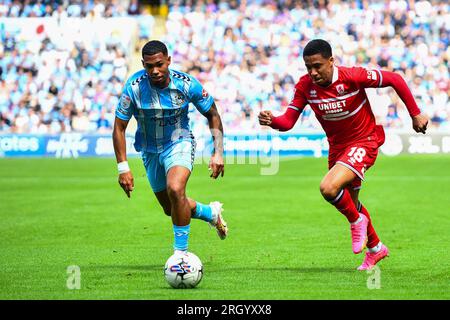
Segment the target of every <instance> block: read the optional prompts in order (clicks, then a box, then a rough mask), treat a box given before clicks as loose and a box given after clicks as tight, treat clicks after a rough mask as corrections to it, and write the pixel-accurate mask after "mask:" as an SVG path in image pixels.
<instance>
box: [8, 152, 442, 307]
mask: <svg viewBox="0 0 450 320" xmlns="http://www.w3.org/2000/svg"><path fill="white" fill-rule="evenodd" d="M130 165H131V167H132V169H133V172H134V177H135V190H134V191H133V193H132V197H131V199H128V198H127V197H126V196H125V194H124V193H123V191H122V190H121V189H120V187H119V185H118V183H117V176H116V164H115V160H113V159H77V160H73V159H71V160H56V159H0V179H1V183H0V221H1V222H0V243H1V246H0V270H1V272H0V299H152V300H153V299H154V300H157V299H257V300H266V299H274V300H277V299H289V300H297V299H449V298H450V290H449V289H450V273H449V270H450V259H449V255H448V251H449V249H450V247H449V243H450V232H449V231H450V196H449V194H450V157H449V156H400V157H395V158H390V157H383V156H380V157H379V158H378V160H377V163H376V164H375V166H374V167H373V168H371V169H370V170H369V171H368V172H367V176H366V182H365V183H364V184H363V189H362V191H361V194H360V195H361V201H362V202H363V203H364V204H365V206H366V207H367V208H368V210H369V211H370V212H371V214H372V217H373V221H374V226H375V228H376V229H377V232H378V234H379V236H380V238H381V240H382V241H383V242H384V243H385V244H386V245H387V246H388V247H389V249H390V251H391V254H390V257H389V258H387V259H385V260H383V261H382V262H380V273H379V279H380V282H379V284H380V287H379V289H369V287H368V285H367V282H368V279H369V278H370V277H371V274H369V273H367V272H358V271H356V267H357V266H358V265H359V264H360V263H361V262H362V259H363V254H360V255H354V254H353V253H352V251H351V243H350V231H349V226H348V224H347V222H346V220H345V218H344V217H343V216H342V215H341V214H340V213H338V212H337V211H336V210H335V209H334V208H333V207H332V206H331V205H329V204H328V203H327V202H325V201H324V200H323V199H322V198H321V195H320V193H319V183H320V181H321V178H322V176H323V175H324V174H325V172H326V159H325V158H320V159H311V158H296V159H284V160H282V161H281V163H280V168H279V172H278V174H277V175H272V176H263V175H260V169H261V166H260V165H258V164H246V165H245V164H240V165H238V164H230V165H227V166H226V171H225V177H224V178H220V179H218V180H212V179H211V178H209V175H208V170H207V166H206V165H196V167H195V170H194V172H193V174H192V176H191V179H190V181H189V184H188V196H190V197H192V198H194V199H196V200H198V201H201V202H210V201H213V200H220V201H221V202H223V203H224V209H225V211H224V217H225V218H226V220H227V222H228V224H229V230H230V231H229V237H228V238H227V239H226V240H224V241H222V240H220V239H219V238H218V237H217V235H216V233H215V230H214V229H210V228H209V227H208V225H207V224H206V223H205V222H203V221H199V220H194V221H193V222H192V223H191V235H190V239H189V249H190V251H192V252H194V253H196V254H197V255H198V256H199V257H200V258H201V260H202V261H203V264H204V271H205V274H204V278H203V280H202V282H201V283H200V285H199V286H198V287H197V288H195V289H191V290H175V289H171V288H170V287H169V285H168V284H167V283H166V282H165V280H164V277H163V265H164V263H165V261H166V259H167V258H168V257H169V256H170V255H171V254H172V241H173V236H172V225H171V221H170V219H169V218H168V217H166V216H165V215H164V214H163V213H162V210H161V209H160V208H159V206H158V204H157V202H156V199H155V198H154V195H153V193H152V192H151V189H150V186H149V184H148V181H147V179H146V177H145V175H144V169H143V166H142V164H141V161H140V159H138V158H133V159H130ZM71 265H76V266H79V267H80V271H81V288H80V289H79V290H69V289H68V288H67V286H66V282H67V277H68V275H67V273H66V271H67V267H68V266H71Z"/></svg>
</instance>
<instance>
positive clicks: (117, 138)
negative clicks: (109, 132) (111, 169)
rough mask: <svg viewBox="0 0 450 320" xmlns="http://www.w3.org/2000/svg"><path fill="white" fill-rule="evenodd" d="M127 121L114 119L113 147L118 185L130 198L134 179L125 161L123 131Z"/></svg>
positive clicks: (125, 152) (125, 151)
mask: <svg viewBox="0 0 450 320" xmlns="http://www.w3.org/2000/svg"><path fill="white" fill-rule="evenodd" d="M127 125H128V121H125V120H121V119H119V118H117V117H116V118H115V120H114V129H113V145H114V153H115V154H116V160H117V168H118V170H119V184H120V186H121V187H122V189H123V191H125V193H126V194H127V196H128V198H130V196H131V195H130V193H131V191H133V189H134V179H133V174H132V173H131V170H130V167H129V166H128V161H127V150H126V139H125V130H126V129H127Z"/></svg>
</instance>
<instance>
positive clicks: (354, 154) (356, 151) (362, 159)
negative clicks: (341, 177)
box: [328, 140, 379, 190]
mask: <svg viewBox="0 0 450 320" xmlns="http://www.w3.org/2000/svg"><path fill="white" fill-rule="evenodd" d="M378 147H379V143H378V142H377V141H374V140H372V141H360V142H355V143H353V144H350V145H348V146H346V147H344V148H338V147H331V146H330V151H329V155H328V169H331V168H332V167H333V166H334V165H335V164H337V163H339V164H341V165H343V166H345V167H347V168H349V169H350V170H352V171H353V172H354V173H355V174H356V176H357V177H356V178H355V179H354V180H353V181H352V182H351V187H352V188H353V189H354V190H357V189H360V188H361V181H362V180H364V173H365V172H366V171H367V170H368V169H369V168H370V167H371V166H373V164H374V163H375V160H376V159H377V155H378Z"/></svg>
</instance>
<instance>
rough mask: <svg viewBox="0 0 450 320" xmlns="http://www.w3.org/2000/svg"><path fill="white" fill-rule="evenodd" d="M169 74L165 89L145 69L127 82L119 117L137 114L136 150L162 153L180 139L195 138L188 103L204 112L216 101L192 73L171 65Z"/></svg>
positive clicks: (128, 118)
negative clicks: (168, 81)
mask: <svg viewBox="0 0 450 320" xmlns="http://www.w3.org/2000/svg"><path fill="white" fill-rule="evenodd" d="M169 76H170V80H171V81H170V83H169V86H168V87H166V88H164V89H160V88H158V87H155V86H153V85H152V84H151V83H150V78H149V76H148V75H147V72H146V71H145V70H144V69H143V70H141V71H138V72H136V73H135V74H133V75H132V76H131V77H130V78H129V79H128V81H127V83H126V84H125V87H124V89H123V92H122V96H121V97H120V102H119V105H118V106H117V109H116V117H118V118H119V119H122V120H125V121H128V120H130V119H131V117H132V116H134V117H135V118H136V120H137V123H138V127H137V130H136V139H135V143H134V147H135V148H136V151H146V152H158V153H159V152H162V151H163V150H164V149H165V148H166V147H168V146H170V145H171V144H172V143H174V142H175V141H177V140H183V139H192V134H191V132H190V128H189V118H188V110H189V103H190V102H191V103H192V104H193V105H194V106H195V107H196V108H197V110H198V111H200V112H201V113H202V114H204V113H206V112H208V111H209V109H210V108H211V106H212V104H213V102H214V99H213V98H212V97H211V96H210V95H209V94H208V93H207V92H206V90H204V89H203V87H202V85H201V84H200V82H199V81H198V80H197V79H195V78H194V77H192V76H191V75H189V74H187V73H184V72H181V71H176V70H172V69H169Z"/></svg>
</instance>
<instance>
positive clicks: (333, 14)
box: [0, 0, 450, 133]
mask: <svg viewBox="0 0 450 320" xmlns="http://www.w3.org/2000/svg"><path fill="white" fill-rule="evenodd" d="M449 8H450V5H449V4H448V2H447V1H434V0H433V1H412V0H410V1H403V0H400V1H390V2H386V1H351V2H346V1H290V0H285V1H263V0H259V1H258V0H248V1H245V0H242V1H236V0H234V1H214V0H206V1H170V6H169V12H168V15H167V19H166V20H165V22H163V23H164V25H161V22H159V21H161V20H160V19H157V17H155V16H153V15H151V14H150V12H149V10H147V9H145V8H143V7H142V6H140V5H139V3H138V2H137V1H134V0H132V1H118V0H110V1H97V0H95V1H92V0H83V1H67V0H66V1H62V0H61V1H45V0H43V1H39V0H38V1H31V0H29V1H10V0H0V37H1V40H2V41H1V44H0V59H1V62H0V78H1V82H0V132H9V133H60V132H101V133H108V132H111V126H112V123H113V121H114V110H115V105H116V104H117V101H118V97H119V95H120V92H121V90H122V86H123V84H124V81H125V80H126V78H127V76H128V75H129V74H130V73H131V72H134V71H136V70H137V69H138V68H140V62H139V50H140V47H141V46H142V44H143V43H144V42H145V41H146V40H148V39H150V38H151V37H157V38H159V39H161V40H163V41H165V42H166V43H167V44H168V46H169V51H170V53H171V55H172V58H173V65H172V66H173V67H174V68H178V69H180V70H182V71H185V72H189V73H191V74H193V75H194V76H196V77H197V78H198V79H199V80H200V81H201V82H202V83H203V84H204V86H205V88H206V89H207V90H208V91H209V92H210V94H212V95H213V96H214V97H215V99H216V104H217V106H218V107H219V109H220V112H221V114H222V119H223V122H224V127H225V130H230V131H233V130H241V131H246V130H249V131H254V130H259V125H258V121H257V118H256V117H257V114H258V113H259V111H260V110H261V109H268V110H273V111H274V112H281V111H282V110H283V109H284V108H285V107H286V106H287V104H288V103H289V100H290V98H291V96H292V93H293V86H294V84H295V82H296V81H297V79H298V77H299V76H301V75H302V74H304V73H306V70H305V67H304V65H303V62H302V59H301V56H302V47H303V46H304V45H305V44H306V42H308V41H309V40H310V39H312V38H318V37H319V38H324V39H326V40H328V41H330V42H331V44H332V46H333V48H335V52H334V55H335V56H336V57H337V58H338V61H337V63H338V64H342V65H361V66H365V67H370V68H385V69H387V70H396V71H399V72H400V73H401V74H402V75H403V76H404V78H405V79H406V80H407V81H408V84H409V86H410V88H411V90H412V92H413V93H414V95H415V97H416V99H417V101H418V104H419V106H420V107H421V108H422V110H423V111H424V112H425V113H426V114H428V115H429V116H430V118H431V127H432V130H437V131H447V132H448V131H450V101H449V98H448V97H449V93H450V85H449V84H450V79H449V75H450V72H449V60H450V49H449V42H450V10H449ZM114 19H128V20H127V21H133V23H128V22H127V23H126V24H124V23H122V24H120V26H121V28H119V27H117V26H115V27H108V22H107V21H113V20H114ZM31 21H32V23H31ZM68 21H70V23H71V24H72V26H73V27H71V28H68V29H67V26H68ZM96 26H97V28H96ZM98 26H101V28H100V27H98ZM124 26H125V29H126V31H124V30H122V27H124ZM155 29H158V30H160V31H159V33H158V34H156V33H155V32H154V30H155ZM92 30H96V32H92ZM100 30H107V31H108V32H106V31H105V32H100ZM162 32H163V33H164V34H162ZM81 39H82V40H81ZM368 94H369V98H370V100H371V101H372V105H373V107H374V112H375V115H376V117H377V121H378V122H379V123H381V124H383V125H385V126H386V127H389V128H393V129H399V130H400V129H405V128H406V129H409V127H410V119H409V116H408V113H407V111H406V109H405V108H404V106H403V104H402V102H401V101H400V100H399V99H398V97H397V96H396V94H395V92H393V91H392V89H389V88H386V89H377V90H375V89H370V90H369V91H368ZM191 123H192V125H193V129H194V131H203V130H207V127H206V123H205V120H204V118H202V116H201V115H200V114H198V113H193V114H192V116H191ZM294 129H296V130H300V129H301V130H303V131H305V130H308V129H309V130H318V123H317V121H316V120H315V117H313V116H312V115H311V111H310V110H309V109H306V110H305V111H304V113H303V115H302V118H301V121H299V122H298V124H297V125H296V127H295V128H294ZM194 133H195V132H194Z"/></svg>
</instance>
